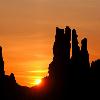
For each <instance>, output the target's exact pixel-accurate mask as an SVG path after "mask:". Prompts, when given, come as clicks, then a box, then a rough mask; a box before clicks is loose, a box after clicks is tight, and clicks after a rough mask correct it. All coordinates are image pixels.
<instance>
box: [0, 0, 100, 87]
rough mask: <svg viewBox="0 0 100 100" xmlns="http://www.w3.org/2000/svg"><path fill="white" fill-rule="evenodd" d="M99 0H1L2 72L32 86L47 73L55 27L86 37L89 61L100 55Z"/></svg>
mask: <svg viewBox="0 0 100 100" xmlns="http://www.w3.org/2000/svg"><path fill="white" fill-rule="evenodd" d="M99 12H100V0H0V45H1V46H2V47H3V57H4V61H5V72H6V74H10V73H11V72H13V73H14V74H15V77H16V80H17V82H18V83H19V84H21V85H27V86H33V85H35V84H36V83H35V82H36V80H37V79H41V78H42V77H44V76H46V75H47V72H48V70H47V69H48V66H49V63H50V62H51V61H52V45H53V42H54V35H55V27H56V26H59V27H61V28H64V27H65V26H66V25H69V26H70V27H71V28H76V29H77V32H78V34H79V37H78V38H79V41H80V40H81V38H83V37H87V38H88V50H89V53H90V58H91V60H93V59H96V58H100V44H99V42H100V39H99V38H100V13H99Z"/></svg>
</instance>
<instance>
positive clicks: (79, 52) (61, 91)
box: [0, 26, 100, 100]
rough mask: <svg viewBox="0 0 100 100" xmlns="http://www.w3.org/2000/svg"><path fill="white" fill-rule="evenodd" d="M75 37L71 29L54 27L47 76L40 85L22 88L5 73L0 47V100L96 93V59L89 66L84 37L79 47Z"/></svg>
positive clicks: (99, 71)
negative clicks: (53, 40)
mask: <svg viewBox="0 0 100 100" xmlns="http://www.w3.org/2000/svg"><path fill="white" fill-rule="evenodd" d="M77 37H78V35H77V33H76V30H75V29H73V30H71V29H70V28H69V27H68V26H67V27H66V28H65V29H60V28H58V27H57V28H56V35H55V42H54V46H53V55H54V56H53V61H52V62H51V63H50V64H49V69H48V73H49V76H47V77H45V78H43V79H42V80H43V81H42V85H43V86H42V87H41V86H36V87H32V88H28V87H22V86H20V85H18V84H17V83H16V80H15V77H14V74H13V73H11V75H10V76H8V75H5V71H4V61H3V57H2V48H1V47H0V100H66V99H68V98H69V99H68V100H70V99H72V97H74V99H76V98H79V97H80V96H81V97H82V98H86V97H92V96H96V95H97V93H98V92H97V91H98V90H100V82H99V81H100V60H96V61H94V62H92V63H91V65H90V62H89V53H88V50H87V39H86V38H84V39H82V41H81V47H79V45H78V39H77ZM71 49H72V50H71ZM71 52H72V53H71ZM1 98H3V99H1ZM80 99H81V98H80Z"/></svg>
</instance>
